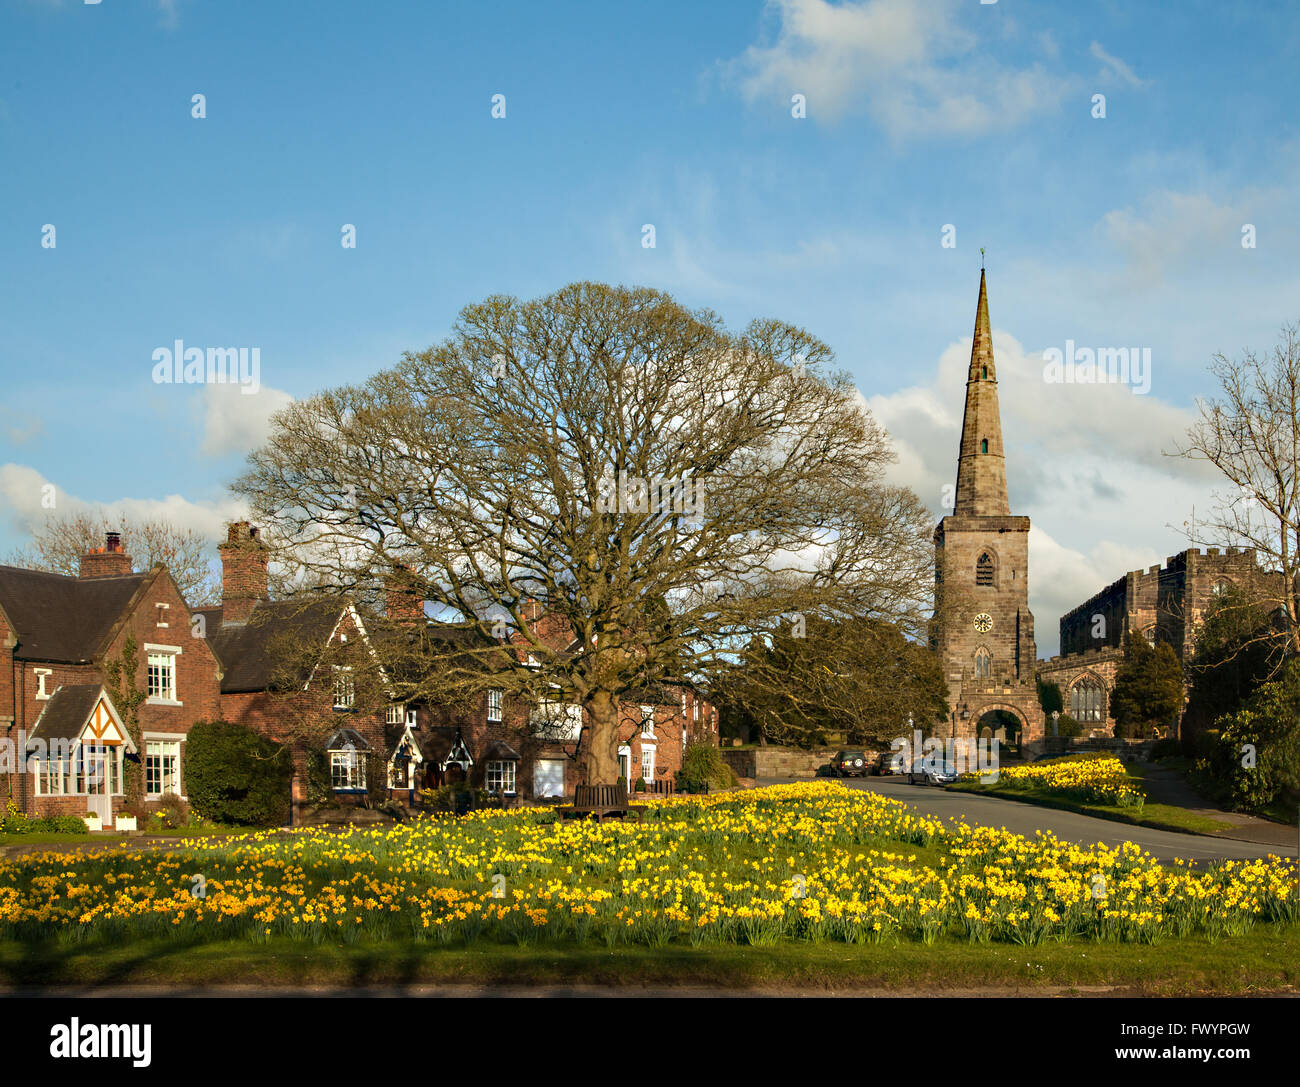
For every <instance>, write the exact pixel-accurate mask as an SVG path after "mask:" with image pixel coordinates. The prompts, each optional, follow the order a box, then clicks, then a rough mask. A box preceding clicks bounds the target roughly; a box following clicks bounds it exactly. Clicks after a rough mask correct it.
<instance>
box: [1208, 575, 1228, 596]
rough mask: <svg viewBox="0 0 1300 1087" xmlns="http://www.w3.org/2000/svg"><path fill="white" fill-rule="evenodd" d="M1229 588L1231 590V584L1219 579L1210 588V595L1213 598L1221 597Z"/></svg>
mask: <svg viewBox="0 0 1300 1087" xmlns="http://www.w3.org/2000/svg"><path fill="white" fill-rule="evenodd" d="M1230 588H1232V582H1230V581H1224V580H1223V579H1222V578H1220V579H1219V580H1218V581H1216V582H1215V583H1214V584H1213V585H1211V586H1210V593H1211V594H1212V595H1214V596H1223V595H1224V593H1226V592H1227V591H1228V590H1229V589H1230Z"/></svg>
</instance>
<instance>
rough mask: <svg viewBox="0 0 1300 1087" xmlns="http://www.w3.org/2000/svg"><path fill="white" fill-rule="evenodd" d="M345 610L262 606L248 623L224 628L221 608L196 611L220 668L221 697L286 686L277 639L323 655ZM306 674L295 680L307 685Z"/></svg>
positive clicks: (337, 604) (321, 605) (290, 603)
mask: <svg viewBox="0 0 1300 1087" xmlns="http://www.w3.org/2000/svg"><path fill="white" fill-rule="evenodd" d="M345 607H346V605H345V604H344V603H342V602H341V601H338V600H315V601H312V602H310V603H303V602H302V601H300V600H277V601H264V602H262V603H260V604H258V605H257V607H256V608H254V609H253V614H252V615H251V616H249V619H248V622H246V623H239V624H232V625H227V626H223V625H222V622H221V608H199V609H196V611H195V614H196V615H202V616H203V617H204V622H205V623H206V624H207V630H208V644H209V645H210V646H211V647H212V651H213V653H215V654H216V656H217V660H218V661H219V662H220V663H221V673H222V674H221V693H222V694H230V693H234V692H244V691H266V690H270V689H271V688H272V687H274V686H276V685H277V681H282V680H287V679H288V678H289V677H286V676H284V675H282V674H280V661H279V659H278V658H279V655H278V654H277V653H276V646H275V642H276V640H277V639H281V638H283V639H287V640H297V641H311V642H319V644H320V646H321V648H322V649H324V647H325V644H326V642H327V641H328V640H329V637H330V635H331V634H332V633H333V631H334V627H335V625H336V624H337V623H338V621H339V618H340V616H341V615H342V613H343V611H344V609H345ZM308 673H309V670H304V671H303V673H302V675H301V676H300V677H299V682H300V683H305V682H306V681H307V677H308Z"/></svg>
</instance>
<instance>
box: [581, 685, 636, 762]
mask: <svg viewBox="0 0 1300 1087" xmlns="http://www.w3.org/2000/svg"><path fill="white" fill-rule="evenodd" d="M585 709H586V711H587V717H588V720H589V721H590V724H589V726H588V733H587V752H586V756H585V766H586V771H587V784H588V785H613V784H615V783H616V782H617V781H618V773H619V770H618V710H619V704H618V696H617V695H616V694H613V693H612V692H610V691H594V692H592V694H591V696H590V697H589V698H588V699H587V701H586V703H585ZM628 784H629V785H631V782H628Z"/></svg>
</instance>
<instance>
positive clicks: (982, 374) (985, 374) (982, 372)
mask: <svg viewBox="0 0 1300 1087" xmlns="http://www.w3.org/2000/svg"><path fill="white" fill-rule="evenodd" d="M988 376H989V368H988V367H987V366H981V367H980V377H981V378H983V379H985V380H988Z"/></svg>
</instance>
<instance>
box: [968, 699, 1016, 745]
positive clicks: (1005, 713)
mask: <svg viewBox="0 0 1300 1087" xmlns="http://www.w3.org/2000/svg"><path fill="white" fill-rule="evenodd" d="M1024 734H1025V721H1024V718H1023V717H1021V716H1020V714H1019V712H1017V711H1016V710H1013V709H1011V708H1009V707H1006V706H990V707H988V708H987V709H985V710H984V711H983V712H982V713H981V714H980V716H979V720H978V721H977V722H976V725H975V735H976V736H978V737H979V738H980V739H981V740H1000V741H1001V742H1002V745H1003V746H1004V747H1014V748H1019V747H1020V744H1021V741H1022V740H1023V739H1024Z"/></svg>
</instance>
